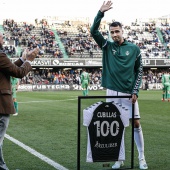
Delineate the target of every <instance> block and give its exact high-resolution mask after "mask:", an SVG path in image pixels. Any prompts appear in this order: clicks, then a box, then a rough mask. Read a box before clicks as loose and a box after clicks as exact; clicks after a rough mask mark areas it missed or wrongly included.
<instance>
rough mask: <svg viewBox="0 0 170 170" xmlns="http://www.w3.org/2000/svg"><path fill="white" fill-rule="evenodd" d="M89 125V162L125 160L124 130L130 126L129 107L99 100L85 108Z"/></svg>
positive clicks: (86, 124)
mask: <svg viewBox="0 0 170 170" xmlns="http://www.w3.org/2000/svg"><path fill="white" fill-rule="evenodd" d="M83 125H84V126H86V127H87V133H88V141H87V157H86V161H87V162H108V161H117V160H125V147H124V131H125V127H127V126H129V114H128V109H126V108H124V107H122V106H121V105H120V104H119V103H115V104H114V103H113V102H97V103H95V104H93V105H91V106H90V107H87V108H86V109H84V110H83Z"/></svg>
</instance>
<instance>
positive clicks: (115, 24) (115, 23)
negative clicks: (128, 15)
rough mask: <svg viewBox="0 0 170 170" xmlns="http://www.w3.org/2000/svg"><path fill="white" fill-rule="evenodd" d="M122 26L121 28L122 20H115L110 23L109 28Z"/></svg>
mask: <svg viewBox="0 0 170 170" xmlns="http://www.w3.org/2000/svg"><path fill="white" fill-rule="evenodd" d="M118 26H119V27H120V28H122V24H121V23H120V22H118V21H114V22H112V23H111V24H110V25H109V28H110V27H118Z"/></svg>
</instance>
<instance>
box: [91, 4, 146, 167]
mask: <svg viewBox="0 0 170 170" xmlns="http://www.w3.org/2000/svg"><path fill="white" fill-rule="evenodd" d="M111 8H112V2H111V1H107V2H105V1H104V2H103V5H102V6H101V8H100V10H99V11H98V13H97V16H96V17H95V19H94V23H93V25H92V27H91V29H90V30H91V35H92V37H93V38H94V40H95V41H96V43H97V44H98V45H99V47H100V48H101V49H102V52H103V56H102V66H103V67H102V68H103V70H102V86H103V87H105V88H106V89H107V90H106V95H107V96H130V95H132V98H112V99H111V98H108V99H107V101H108V102H112V101H114V102H118V103H120V104H121V105H122V106H124V107H125V108H128V110H129V119H130V120H131V118H132V103H134V107H135V112H134V140H135V143H136V146H137V149H138V154H139V156H138V158H139V168H140V169H148V166H147V164H146V161H145V156H144V139H143V132H142V128H141V124H140V114H139V106H138V101H137V98H138V92H139V86H140V84H141V79H142V74H143V65H142V56H141V53H140V49H139V47H138V46H136V45H135V44H132V43H129V42H128V41H126V40H125V39H124V38H123V29H122V24H121V23H120V22H113V23H111V24H110V26H109V31H110V35H111V38H112V39H113V42H111V41H108V40H107V39H105V38H104V37H103V36H102V34H101V33H100V32H99V26H100V22H101V19H102V18H103V17H104V14H105V12H106V11H108V10H110V9H111ZM122 165H123V161H116V162H115V164H114V165H113V166H112V169H119V168H120V167H121V166H122Z"/></svg>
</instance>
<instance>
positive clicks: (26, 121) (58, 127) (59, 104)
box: [3, 91, 170, 170]
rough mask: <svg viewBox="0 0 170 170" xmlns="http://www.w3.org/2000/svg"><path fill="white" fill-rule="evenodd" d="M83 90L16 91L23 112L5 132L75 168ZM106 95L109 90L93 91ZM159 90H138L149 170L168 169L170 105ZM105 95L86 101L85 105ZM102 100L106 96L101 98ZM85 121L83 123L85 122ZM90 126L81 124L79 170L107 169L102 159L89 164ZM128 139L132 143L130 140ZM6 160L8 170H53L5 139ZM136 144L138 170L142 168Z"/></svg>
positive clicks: (71, 168)
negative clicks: (78, 120) (79, 104)
mask: <svg viewBox="0 0 170 170" xmlns="http://www.w3.org/2000/svg"><path fill="white" fill-rule="evenodd" d="M80 95H82V92H81V91H56V92H18V93H17V99H18V102H19V115H18V116H15V117H14V116H11V118H10V124H9V128H8V130H7V134H8V135H10V136H12V137H13V138H15V139H17V140H19V141H20V142H22V143H24V144H25V145H28V146H29V147H31V148H33V149H35V150H36V151H37V152H40V153H41V154H43V155H45V156H47V157H48V158H50V159H52V160H53V161H55V162H57V163H59V164H61V165H62V166H64V167H66V168H67V169H69V170H76V169H77V111H78V109H77V105H78V104H77V101H78V100H77V96H80ZM89 95H90V96H92V95H95V96H96V95H97V96H99V95H105V91H89ZM161 97H162V92H161V91H140V93H139V106H140V114H141V124H142V129H143V133H144V139H145V156H146V160H147V163H148V166H149V169H150V170H169V169H170V161H169V158H170V150H169V144H170V136H169V129H170V124H169V114H170V103H169V102H162V101H161ZM100 100H101V99H99V100H98V99H88V100H82V105H81V106H82V109H83V108H85V107H87V106H89V105H90V104H93V103H94V102H96V101H100ZM102 100H104V99H102ZM81 124H82V123H81ZM86 135H87V134H86V127H83V126H81V170H106V169H111V165H112V164H113V162H110V167H109V168H108V167H105V168H103V167H102V165H103V163H86V162H85V158H86V144H87V141H86ZM129 136H130V128H129V130H128V129H127V131H126V136H125V140H126V141H125V142H126V161H125V166H126V167H129V166H130V140H131V139H130V137H129ZM128 141H129V142H128ZM3 152H4V158H5V161H6V163H7V165H8V167H9V169H10V170H14V169H20V170H53V169H55V168H53V167H52V166H50V165H48V164H47V163H45V162H43V161H42V160H40V159H39V158H37V157H35V156H33V155H32V154H30V153H29V152H27V151H25V150H23V149H22V148H20V147H19V146H17V145H15V144H14V143H12V142H11V141H9V140H8V139H6V138H5V140H4V146H3ZM137 156H138V155H137V150H136V145H135V160H134V170H137V169H139V168H138V159H137Z"/></svg>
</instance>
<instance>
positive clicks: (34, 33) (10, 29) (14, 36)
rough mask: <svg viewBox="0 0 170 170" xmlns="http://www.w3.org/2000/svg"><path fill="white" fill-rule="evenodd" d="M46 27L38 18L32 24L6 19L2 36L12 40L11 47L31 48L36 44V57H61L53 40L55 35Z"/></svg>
mask: <svg viewBox="0 0 170 170" xmlns="http://www.w3.org/2000/svg"><path fill="white" fill-rule="evenodd" d="M48 27H49V26H48V24H47V22H46V21H44V20H40V21H39V22H36V24H35V25H33V24H28V23H27V22H20V23H17V22H15V21H14V20H10V19H6V20H4V22H3V28H4V31H5V33H4V38H5V41H11V40H13V41H14V44H13V48H16V47H18V46H19V47H21V49H22V50H21V51H23V50H24V49H25V48H28V49H30V50H31V49H33V48H35V47H37V46H38V47H39V48H40V52H39V55H38V56H37V58H42V57H44V58H45V57H46V58H48V57H51V58H62V57H63V54H62V52H61V50H60V49H59V45H58V43H57V41H56V40H55V35H54V33H53V31H52V30H50V29H49V28H48ZM15 54H16V53H15ZM21 54H22V53H21ZM13 56H14V55H13ZM13 56H12V57H13Z"/></svg>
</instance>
